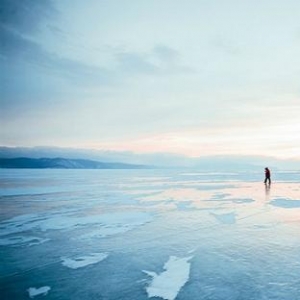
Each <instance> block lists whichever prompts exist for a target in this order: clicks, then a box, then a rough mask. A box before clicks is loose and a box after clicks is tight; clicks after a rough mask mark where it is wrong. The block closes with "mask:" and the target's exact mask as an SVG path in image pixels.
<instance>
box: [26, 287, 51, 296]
mask: <svg viewBox="0 0 300 300" xmlns="http://www.w3.org/2000/svg"><path fill="white" fill-rule="evenodd" d="M50 289H51V288H50V287H49V286H42V287H40V288H34V287H31V288H29V289H28V293H29V297H30V298H34V297H35V296H38V295H43V296H45V295H47V294H48V292H49V291H50Z"/></svg>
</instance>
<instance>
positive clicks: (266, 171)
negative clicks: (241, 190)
mask: <svg viewBox="0 0 300 300" xmlns="http://www.w3.org/2000/svg"><path fill="white" fill-rule="evenodd" d="M267 181H268V182H269V184H271V172H270V170H269V168H265V181H264V183H265V184H267Z"/></svg>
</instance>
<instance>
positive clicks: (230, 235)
mask: <svg viewBox="0 0 300 300" xmlns="http://www.w3.org/2000/svg"><path fill="white" fill-rule="evenodd" d="M273 173H274V175H273V178H272V179H273V183H272V185H271V186H265V185H264V184H263V179H264V178H263V170H262V171H261V172H259V173H201V172H199V171H191V170H188V171H186V170H4V169H2V170H0V180H1V181H0V182H1V183H0V184H1V198H0V199H1V200H0V201H1V204H0V205H1V210H0V255H1V266H0V276H1V299H2V300H6V299H7V300H12V299H30V298H33V299H66V300H70V299H72V300H76V299H78V300H90V299H97V300H104V299H105V300H117V299H120V300H121V299H122V300H144V299H167V300H172V299H177V300H180V299H181V300H198V299H199V300H201V299H206V300H227V299H228V300H229V299H230V300H250V299H251V300H252V299H253V300H285V299H286V300H297V299H300V172H277V173H276V172H273Z"/></svg>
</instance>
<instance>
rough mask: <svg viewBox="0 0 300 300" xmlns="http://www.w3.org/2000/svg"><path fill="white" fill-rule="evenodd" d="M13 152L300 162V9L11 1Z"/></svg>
mask: <svg viewBox="0 0 300 300" xmlns="http://www.w3.org/2000/svg"><path fill="white" fill-rule="evenodd" d="M0 16H1V32H0V38H1V50H0V51H1V52H0V63H1V70H2V71H1V112H0V114H1V115H0V117H1V121H0V122H1V124H0V125H1V129H0V144H1V145H3V146H27V147H31V146H60V147H78V148H93V149H110V150H128V151H134V152H141V153H144V152H170V153H178V154H185V155H188V156H202V155H216V154H220V155H224V154H242V155H270V156H274V157H278V158H299V157H300V121H299V115H300V85H299V84H300V80H299V79H300V1H299V0H242V1H241V0H185V1H179V0H123V1H121V0H119V1H116V0H105V1H104V0H85V1H79V0H64V1H61V0H43V1H35V0H1V2H0Z"/></svg>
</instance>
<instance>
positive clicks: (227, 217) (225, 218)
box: [211, 212, 236, 224]
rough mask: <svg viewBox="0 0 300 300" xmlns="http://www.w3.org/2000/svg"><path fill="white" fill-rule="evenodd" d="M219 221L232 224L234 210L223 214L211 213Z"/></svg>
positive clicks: (234, 216)
mask: <svg viewBox="0 0 300 300" xmlns="http://www.w3.org/2000/svg"><path fill="white" fill-rule="evenodd" d="M211 215H213V216H214V217H215V218H216V219H217V220H218V221H219V222H221V223H223V224H234V223H235V222H236V214H235V212H229V213H224V214H216V213H211Z"/></svg>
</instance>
